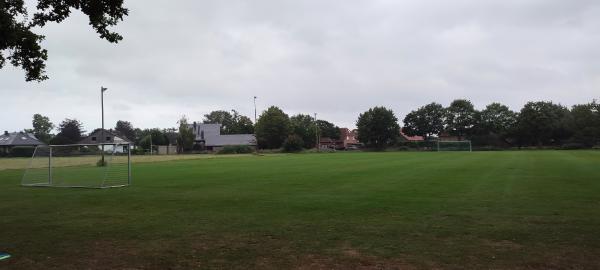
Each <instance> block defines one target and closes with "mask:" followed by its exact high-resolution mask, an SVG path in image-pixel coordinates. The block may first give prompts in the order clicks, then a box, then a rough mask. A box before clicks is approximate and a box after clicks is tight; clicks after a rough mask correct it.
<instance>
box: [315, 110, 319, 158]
mask: <svg viewBox="0 0 600 270" xmlns="http://www.w3.org/2000/svg"><path fill="white" fill-rule="evenodd" d="M315 139H316V140H317V143H316V144H315V146H316V147H317V152H319V151H320V145H319V125H317V113H315Z"/></svg>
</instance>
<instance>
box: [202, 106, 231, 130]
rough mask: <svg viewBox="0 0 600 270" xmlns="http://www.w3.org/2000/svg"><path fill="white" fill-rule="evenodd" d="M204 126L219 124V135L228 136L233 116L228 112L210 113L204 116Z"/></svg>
mask: <svg viewBox="0 0 600 270" xmlns="http://www.w3.org/2000/svg"><path fill="white" fill-rule="evenodd" d="M204 123H205V124H221V134H229V129H230V128H231V126H233V115H231V113H229V112H228V111H212V112H210V113H209V114H205V115H204Z"/></svg>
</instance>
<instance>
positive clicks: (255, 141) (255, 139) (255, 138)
mask: <svg viewBox="0 0 600 270" xmlns="http://www.w3.org/2000/svg"><path fill="white" fill-rule="evenodd" d="M254 143H256V146H255V147H254V148H255V150H256V153H257V154H258V137H256V96H254Z"/></svg>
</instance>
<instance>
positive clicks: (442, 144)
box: [437, 141, 473, 152]
mask: <svg viewBox="0 0 600 270" xmlns="http://www.w3.org/2000/svg"><path fill="white" fill-rule="evenodd" d="M437 151H438V152H441V151H469V152H472V151H473V147H472V146H471V141H437Z"/></svg>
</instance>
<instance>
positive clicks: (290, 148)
mask: <svg viewBox="0 0 600 270" xmlns="http://www.w3.org/2000/svg"><path fill="white" fill-rule="evenodd" d="M303 147H304V141H303V140H302V138H301V137H300V136H298V135H296V134H290V135H288V137H287V138H286V139H285V141H284V142H283V151H285V152H300V151H302V148H303Z"/></svg>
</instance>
